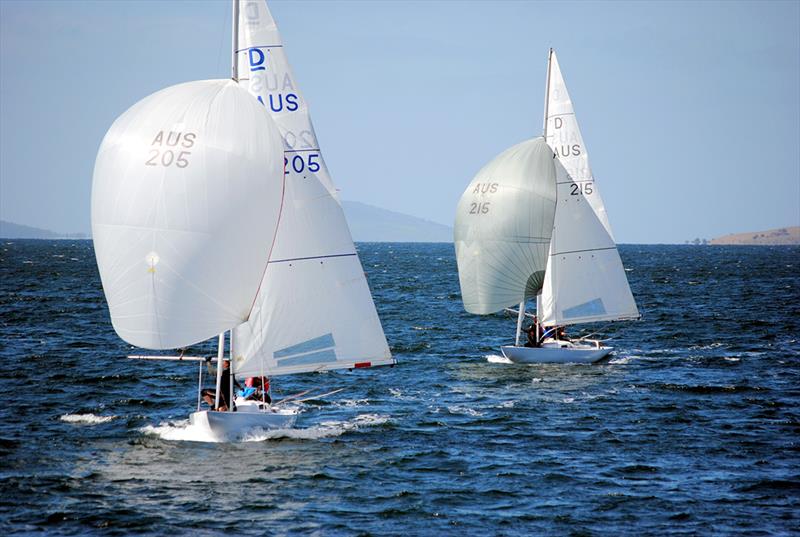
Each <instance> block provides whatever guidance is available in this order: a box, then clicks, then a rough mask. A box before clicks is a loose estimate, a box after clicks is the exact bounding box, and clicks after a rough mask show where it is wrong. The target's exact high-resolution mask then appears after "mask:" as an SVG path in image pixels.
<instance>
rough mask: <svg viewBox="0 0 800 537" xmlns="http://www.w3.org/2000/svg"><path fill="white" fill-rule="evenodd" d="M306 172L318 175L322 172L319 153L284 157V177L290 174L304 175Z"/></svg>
mask: <svg viewBox="0 0 800 537" xmlns="http://www.w3.org/2000/svg"><path fill="white" fill-rule="evenodd" d="M306 170H308V171H310V172H311V173H317V172H318V171H319V170H320V165H319V153H308V154H306V155H303V154H296V155H284V156H283V173H284V175H286V174H289V173H291V172H295V173H303V172H304V171H306Z"/></svg>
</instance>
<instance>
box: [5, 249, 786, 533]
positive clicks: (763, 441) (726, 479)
mask: <svg viewBox="0 0 800 537" xmlns="http://www.w3.org/2000/svg"><path fill="white" fill-rule="evenodd" d="M359 250H360V254H361V258H362V262H363V264H364V267H365V270H366V271H367V274H368V277H369V281H370V285H371V287H372V289H373V294H374V297H375V301H376V304H377V307H378V311H379V313H380V316H381V319H382V321H383V325H384V329H385V331H386V336H387V338H388V340H389V344H390V346H391V348H392V351H393V353H394V354H395V356H396V357H397V358H398V360H399V361H400V365H399V366H397V367H395V368H392V369H389V368H383V369H375V370H367V371H357V372H353V373H348V372H341V373H340V372H334V373H326V374H309V375H301V376H296V377H291V378H288V377H287V378H279V379H275V382H274V385H275V386H276V387H277V388H279V389H280V390H282V391H283V392H284V393H292V392H294V391H299V390H301V389H305V388H310V387H314V386H321V387H324V388H330V389H333V388H338V387H344V388H345V390H344V391H343V392H341V393H339V394H337V395H335V396H333V397H332V398H331V400H329V401H328V402H313V401H312V402H308V403H306V404H304V406H303V413H302V415H301V417H300V418H299V420H298V424H297V425H298V428H297V429H296V430H292V431H281V432H273V433H271V434H269V435H267V436H260V437H253V438H249V439H248V441H244V442H237V443H210V442H200V441H197V440H200V439H199V438H197V437H196V435H195V433H193V432H192V431H191V430H190V429H189V428H188V427H187V419H186V418H187V415H188V412H189V411H191V410H192V409H193V407H194V405H195V401H196V399H195V398H196V391H195V382H196V369H195V368H194V367H193V366H190V365H184V364H176V363H163V362H160V363H149V362H136V361H130V360H126V359H125V358H122V357H123V356H124V355H125V354H127V353H128V351H129V348H128V347H127V346H126V345H125V344H123V343H122V342H121V341H120V340H119V339H118V338H117V337H116V335H115V334H114V332H113V330H112V328H111V325H110V322H109V319H108V314H107V309H106V306H105V303H104V300H103V295H102V290H101V288H100V284H99V280H98V276H97V272H96V269H95V264H94V257H93V253H92V248H91V243H90V242H88V241H76V242H67V241H54V242H47V241H11V242H4V243H0V285H1V286H2V288H1V289H0V291H2V292H1V293H0V314H1V315H2V321H1V325H0V329H1V330H2V332H0V364H2V365H0V367H1V368H2V375H0V386H2V393H4V394H5V404H4V405H2V407H0V461H2V464H1V465H0V531H1V532H2V533H3V534H13V533H34V532H41V531H44V532H46V533H47V534H52V535H83V534H102V535H122V534H132V533H139V534H159V535H166V534H174V535H218V534H223V533H225V534H235V535H264V534H270V535H284V534H288V535H298V534H308V535H326V536H327V535H355V534H359V535H480V536H487V535H537V534H546V535H639V534H649V535H655V534H664V533H668V534H687V535H695V534H706V535H712V534H713V535H718V534H743V535H782V534H791V533H797V532H800V509H798V508H799V507H800V456H799V455H800V410H798V406H800V341H798V340H799V339H800V249H798V248H790V247H775V248H770V247H753V248H750V247H691V246H622V247H621V253H622V257H623V261H624V262H625V265H626V267H628V268H629V272H628V277H629V279H630V282H631V286H632V288H633V291H634V294H635V296H636V298H637V301H638V304H639V306H640V309H641V310H642V313H643V314H644V316H645V317H644V320H643V321H641V322H637V323H625V324H619V325H611V326H608V327H607V328H606V329H605V330H604V332H603V334H605V335H608V336H612V337H613V338H614V340H613V345H614V346H615V347H617V349H618V351H617V353H616V355H615V356H614V357H613V358H612V359H611V360H610V362H608V363H606V364H604V365H592V366H555V365H542V366H519V365H512V364H507V363H503V359H502V358H501V357H499V356H498V347H499V345H500V344H501V343H506V342H508V341H509V340H510V339H511V338H512V336H513V331H514V325H515V320H514V319H511V318H508V317H505V316H503V315H495V316H488V317H477V316H472V315H469V314H466V313H465V312H464V311H463V309H462V307H461V303H460V295H459V290H458V278H457V275H456V268H455V261H454V255H453V248H452V245H446V244H361V245H359ZM196 351H197V352H209V353H211V352H213V350H212V347H211V346H209V347H208V348H207V349H204V348H200V349H196Z"/></svg>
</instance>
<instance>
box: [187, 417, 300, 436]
mask: <svg viewBox="0 0 800 537" xmlns="http://www.w3.org/2000/svg"><path fill="white" fill-rule="evenodd" d="M296 419H297V413H296V412H291V411H280V412H275V411H272V410H259V411H255V412H216V411H212V410H202V411H199V412H192V414H191V415H190V416H189V423H191V424H192V425H194V426H196V427H200V428H202V429H205V430H206V431H207V432H208V433H210V435H211V436H213V437H214V438H215V439H217V440H236V439H240V438H242V437H244V436H246V435H248V434H251V433H253V432H258V431H268V430H274V429H289V428H291V427H293V426H294V422H295V420H296Z"/></svg>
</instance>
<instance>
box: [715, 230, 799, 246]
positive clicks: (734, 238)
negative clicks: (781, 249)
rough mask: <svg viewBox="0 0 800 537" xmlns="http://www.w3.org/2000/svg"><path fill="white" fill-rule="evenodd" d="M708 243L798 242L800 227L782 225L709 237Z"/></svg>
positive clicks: (785, 243) (766, 243)
mask: <svg viewBox="0 0 800 537" xmlns="http://www.w3.org/2000/svg"><path fill="white" fill-rule="evenodd" d="M708 244H719V245H725V244H749V245H757V244H763V245H768V246H780V245H792V244H800V227H798V226H794V227H782V228H780V229H770V230H769V231H751V232H750V233H735V234H733V235H725V236H724V237H719V238H716V239H711V240H710V241H709V242H708Z"/></svg>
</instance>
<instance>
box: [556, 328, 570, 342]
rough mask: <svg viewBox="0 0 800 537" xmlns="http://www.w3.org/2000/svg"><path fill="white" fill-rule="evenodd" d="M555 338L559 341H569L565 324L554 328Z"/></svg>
mask: <svg viewBox="0 0 800 537" xmlns="http://www.w3.org/2000/svg"><path fill="white" fill-rule="evenodd" d="M556 339H558V340H559V341H569V336H568V335H567V328H566V327H565V326H559V327H558V328H557V329H556Z"/></svg>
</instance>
